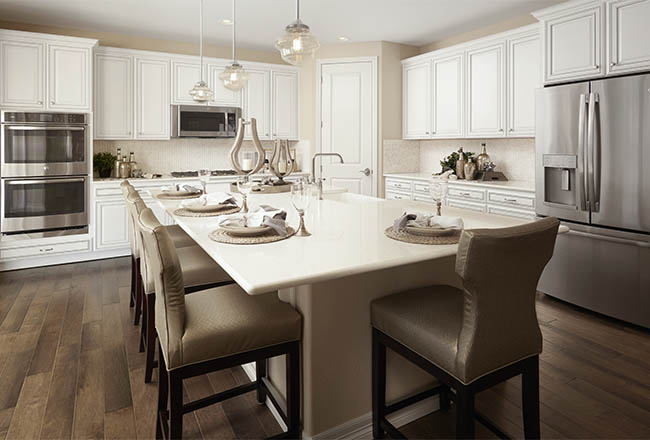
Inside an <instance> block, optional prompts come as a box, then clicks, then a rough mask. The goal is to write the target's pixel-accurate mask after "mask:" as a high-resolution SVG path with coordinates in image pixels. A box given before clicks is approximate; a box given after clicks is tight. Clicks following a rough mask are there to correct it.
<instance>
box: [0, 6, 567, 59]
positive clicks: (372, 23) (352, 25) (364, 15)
mask: <svg viewBox="0 0 650 440" xmlns="http://www.w3.org/2000/svg"><path fill="white" fill-rule="evenodd" d="M561 1H562V0H301V7H300V9H301V14H300V15H301V18H302V20H303V21H304V22H305V23H306V24H308V25H309V26H310V27H311V29H312V32H313V33H314V34H315V35H316V36H317V37H318V39H319V40H320V41H321V43H322V44H328V43H336V42H337V41H338V37H340V36H346V37H348V38H349V39H350V41H351V42H360V41H379V40H384V41H392V42H396V43H404V44H411V45H415V46H421V45H424V44H427V43H430V42H433V41H436V40H439V39H442V38H445V37H448V36H451V35H456V34H459V33H462V32H466V31H470V30H473V29H477V28H481V27H484V26H488V25H490V24H494V23H498V22H501V21H504V20H508V19H510V18H514V17H517V16H521V15H524V14H527V13H530V12H531V11H534V10H537V9H541V8H543V7H546V6H550V5H553V4H556V3H559V2H561ZM198 14H199V1H198V0H0V19H1V20H7V21H17V22H22V23H32V24H40V25H48V26H57V27H67V28H75V29H84V30H94V31H102V32H112V33H118V34H127V35H134V36H143V37H150V38H158V39H164V40H177V41H184V42H191V41H196V40H197V39H198ZM230 16H231V1H230V0H204V23H205V26H204V28H205V36H206V40H207V41H208V43H211V44H217V45H227V44H230V26H226V25H223V24H218V20H219V19H220V18H228V17H230ZM237 17H238V21H237V35H238V38H237V40H238V44H239V45H240V46H242V47H248V48H251V49H262V50H271V49H272V48H273V42H274V41H275V39H277V38H278V37H279V36H280V35H281V34H282V32H283V29H284V26H286V25H287V24H288V23H289V22H290V21H292V20H293V19H294V18H295V2H294V0H237Z"/></svg>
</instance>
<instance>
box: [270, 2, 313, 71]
mask: <svg viewBox="0 0 650 440" xmlns="http://www.w3.org/2000/svg"><path fill="white" fill-rule="evenodd" d="M285 30H286V33H285V34H284V35H283V36H282V37H281V38H279V39H278V40H277V41H276V42H275V48H276V49H277V50H279V51H280V55H281V56H282V59H283V60H285V61H286V62H287V63H289V64H293V65H294V66H297V65H300V64H302V62H303V61H304V59H305V58H307V57H312V58H313V56H314V52H316V51H317V50H318V48H319V47H320V43H319V42H318V40H317V39H316V37H314V36H313V35H312V34H311V32H310V31H309V26H307V25H306V24H304V23H303V22H302V21H300V0H296V20H295V21H293V22H291V23H289V25H288V26H287V27H286V28H285Z"/></svg>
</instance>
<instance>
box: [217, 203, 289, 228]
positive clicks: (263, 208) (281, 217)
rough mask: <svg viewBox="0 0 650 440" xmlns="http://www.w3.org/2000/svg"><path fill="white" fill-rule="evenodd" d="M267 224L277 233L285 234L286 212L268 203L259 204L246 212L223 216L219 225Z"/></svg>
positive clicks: (249, 225) (252, 225)
mask: <svg viewBox="0 0 650 440" xmlns="http://www.w3.org/2000/svg"><path fill="white" fill-rule="evenodd" d="M262 225H265V226H268V227H270V228H271V229H273V230H274V231H275V232H276V233H277V234H278V235H281V236H285V235H287V212H286V211H285V210H283V209H277V208H274V207H272V206H269V205H260V206H259V208H257V209H255V210H253V211H250V212H247V213H239V214H232V215H227V216H225V215H224V216H223V219H221V220H219V226H240V227H244V226H248V227H255V226H262Z"/></svg>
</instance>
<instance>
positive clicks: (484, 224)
mask: <svg viewBox="0 0 650 440" xmlns="http://www.w3.org/2000/svg"><path fill="white" fill-rule="evenodd" d="M152 193H154V194H155V193H156V192H155V191H152ZM237 197H239V196H237ZM325 198H326V200H321V201H317V200H316V199H313V203H312V206H310V208H309V210H308V213H307V215H306V216H305V221H306V225H307V229H308V230H309V231H310V232H311V233H312V236H310V237H295V236H294V237H291V238H288V239H286V240H282V241H278V242H275V243H268V244H261V245H233V244H223V243H217V242H214V241H212V240H211V239H210V238H209V237H208V234H209V233H210V232H211V231H213V230H215V229H217V228H218V221H219V220H218V217H202V218H200V217H199V218H195V217H178V216H175V215H173V211H174V209H175V208H176V207H177V206H178V202H177V201H162V200H158V203H160V204H161V206H163V207H164V208H165V209H166V210H167V211H168V212H169V213H170V215H172V217H173V218H174V220H175V221H176V222H177V223H178V224H179V225H180V226H181V227H182V228H183V229H184V230H185V231H186V232H187V233H188V234H189V235H190V236H191V237H192V238H193V239H194V240H195V241H196V242H197V244H199V245H200V246H201V247H202V248H203V249H204V250H205V251H206V252H207V253H208V254H209V255H210V256H211V257H212V258H213V259H214V260H215V261H216V262H217V263H219V264H220V265H221V267H223V269H224V270H225V271H226V272H228V274H229V275H230V276H231V277H232V278H233V279H234V280H235V281H236V282H237V283H238V284H239V285H240V286H241V287H242V288H243V289H244V290H246V292H248V293H249V294H260V293H265V292H269V291H273V290H277V289H280V288H288V287H295V286H299V285H305V284H313V283H316V282H321V281H327V280H331V279H336V278H341V277H344V276H348V275H355V274H360V273H366V272H371V271H376V270H381V269H386V268H391V267H396V266H400V265H405V264H411V263H417V262H422V261H427V260H432V259H436V258H441V257H446V256H449V255H454V254H455V253H456V249H457V245H442V246H428V245H418V244H409V243H403V242H399V241H395V240H392V239H390V238H388V237H386V236H385V235H384V230H385V229H386V228H387V227H389V226H391V225H392V224H393V221H394V220H395V219H396V218H397V217H399V216H400V215H401V214H402V213H403V212H404V211H405V210H409V211H410V210H417V211H419V212H432V211H431V210H432V209H433V208H432V206H431V204H427V203H419V202H412V201H403V200H384V199H377V198H373V197H365V196H359V195H356V194H350V193H345V194H335V195H326V196H325ZM249 203H250V204H252V205H257V204H268V205H272V206H274V207H278V208H283V209H285V210H286V211H287V213H288V218H287V220H288V222H289V224H290V225H292V226H294V227H296V226H297V224H298V216H297V214H296V211H295V209H293V207H292V204H291V196H290V195H289V194H286V193H285V194H269V195H260V194H258V195H252V196H251V197H250V199H249ZM443 214H444V215H454V216H461V217H462V218H463V220H464V222H465V226H466V228H499V227H507V226H514V225H519V224H523V223H526V221H525V220H520V219H514V218H508V217H503V216H497V215H491V214H485V213H476V212H472V211H468V210H463V209H457V208H450V207H444V208H443Z"/></svg>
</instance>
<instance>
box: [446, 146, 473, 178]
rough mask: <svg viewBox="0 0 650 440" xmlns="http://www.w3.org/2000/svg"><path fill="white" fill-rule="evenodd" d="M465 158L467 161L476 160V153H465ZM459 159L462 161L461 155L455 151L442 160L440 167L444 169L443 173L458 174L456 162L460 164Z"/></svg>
mask: <svg viewBox="0 0 650 440" xmlns="http://www.w3.org/2000/svg"><path fill="white" fill-rule="evenodd" d="M463 158H464V159H465V161H468V160H472V159H473V158H474V153H472V152H471V151H468V152H464V151H463ZM458 159H460V154H458V152H457V151H454V152H453V153H451V154H450V155H449V156H447V157H445V158H444V159H443V160H441V161H440V166H441V167H442V171H441V173H444V172H445V171H448V170H451V171H452V172H453V173H454V174H456V162H458Z"/></svg>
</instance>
